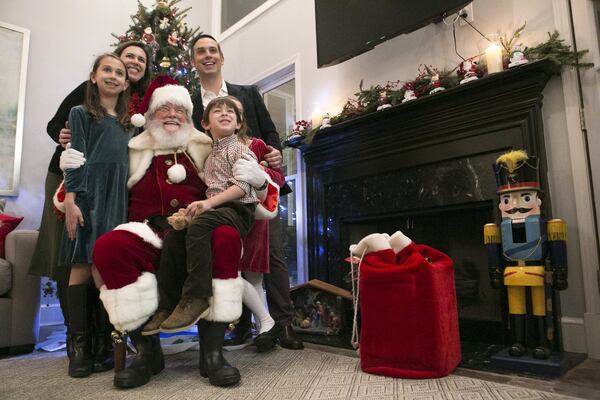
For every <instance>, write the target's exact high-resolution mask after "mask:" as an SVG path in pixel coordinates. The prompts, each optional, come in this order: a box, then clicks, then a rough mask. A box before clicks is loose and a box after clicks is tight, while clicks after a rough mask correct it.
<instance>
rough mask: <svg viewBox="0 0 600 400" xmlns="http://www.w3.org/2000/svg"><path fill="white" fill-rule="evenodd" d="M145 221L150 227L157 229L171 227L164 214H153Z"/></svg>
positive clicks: (161, 229) (162, 229) (163, 229)
mask: <svg viewBox="0 0 600 400" xmlns="http://www.w3.org/2000/svg"><path fill="white" fill-rule="evenodd" d="M147 221H148V225H150V227H151V228H154V229H156V230H159V231H165V230H167V229H169V228H170V227H171V226H170V225H169V223H168V222H167V217H165V216H164V215H155V216H154V217H150V218H147Z"/></svg>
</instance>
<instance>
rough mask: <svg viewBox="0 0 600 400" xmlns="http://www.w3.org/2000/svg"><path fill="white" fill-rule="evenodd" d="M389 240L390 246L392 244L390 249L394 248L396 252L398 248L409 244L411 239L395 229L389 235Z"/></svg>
mask: <svg viewBox="0 0 600 400" xmlns="http://www.w3.org/2000/svg"><path fill="white" fill-rule="evenodd" d="M389 242H390V246H392V250H394V253H398V252H399V251H400V250H402V249H404V248H405V247H406V246H408V245H409V244H411V243H412V240H410V238H409V237H408V236H406V235H405V234H404V233H402V232H401V231H396V232H395V233H394V234H392V236H390V241H389Z"/></svg>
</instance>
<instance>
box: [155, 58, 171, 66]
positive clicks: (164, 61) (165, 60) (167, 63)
mask: <svg viewBox="0 0 600 400" xmlns="http://www.w3.org/2000/svg"><path fill="white" fill-rule="evenodd" d="M158 65H160V66H161V67H162V68H169V67H170V66H171V60H169V57H163V58H162V60H160V64H158Z"/></svg>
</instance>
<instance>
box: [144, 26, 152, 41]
mask: <svg viewBox="0 0 600 400" xmlns="http://www.w3.org/2000/svg"><path fill="white" fill-rule="evenodd" d="M142 40H143V41H144V42H146V43H152V42H154V35H153V34H152V28H150V27H147V28H146V29H144V34H143V35H142Z"/></svg>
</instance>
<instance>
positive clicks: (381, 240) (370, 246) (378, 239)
mask: <svg viewBox="0 0 600 400" xmlns="http://www.w3.org/2000/svg"><path fill="white" fill-rule="evenodd" d="M391 248H392V247H391V246H390V235H388V234H387V233H371V234H370V235H367V236H365V237H364V238H362V239H361V240H360V241H359V242H358V244H353V245H350V252H351V253H352V254H353V255H355V256H359V257H360V256H362V255H363V253H364V254H369V253H372V252H375V251H380V250H385V249H391Z"/></svg>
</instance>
